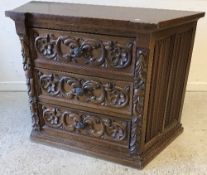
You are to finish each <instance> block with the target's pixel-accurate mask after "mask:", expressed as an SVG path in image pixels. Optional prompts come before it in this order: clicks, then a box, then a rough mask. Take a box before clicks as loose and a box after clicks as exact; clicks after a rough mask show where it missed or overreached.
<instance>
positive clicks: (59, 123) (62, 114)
mask: <svg viewBox="0 0 207 175" xmlns="http://www.w3.org/2000/svg"><path fill="white" fill-rule="evenodd" d="M42 111H43V119H44V121H45V124H46V125H47V126H49V127H52V128H59V129H62V130H65V131H69V132H75V133H78V134H83V135H87V136H92V137H97V138H102V139H108V140H114V141H122V140H126V139H127V126H128V122H127V121H116V120H112V119H109V118H101V117H98V116H95V115H89V114H84V113H82V112H73V111H70V110H63V109H59V108H57V107H47V106H42Z"/></svg>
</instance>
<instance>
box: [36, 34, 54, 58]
mask: <svg viewBox="0 0 207 175" xmlns="http://www.w3.org/2000/svg"><path fill="white" fill-rule="evenodd" d="M53 38H54V36H53V35H49V34H47V35H46V36H45V37H41V36H38V39H37V40H36V42H35V47H36V49H37V50H38V51H39V53H40V54H41V55H42V56H44V57H45V58H47V59H52V58H55V56H56V51H55V44H56V40H54V39H53Z"/></svg>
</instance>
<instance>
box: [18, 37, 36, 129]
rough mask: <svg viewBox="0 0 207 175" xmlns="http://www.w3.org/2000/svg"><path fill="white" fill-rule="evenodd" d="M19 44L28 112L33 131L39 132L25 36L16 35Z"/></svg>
mask: <svg viewBox="0 0 207 175" xmlns="http://www.w3.org/2000/svg"><path fill="white" fill-rule="evenodd" d="M18 35H19V39H20V42H21V51H22V57H23V69H24V72H25V76H26V84H27V89H28V96H29V103H30V110H31V114H32V128H33V129H34V130H40V120H39V116H38V104H37V98H36V95H35V90H34V86H35V85H34V78H33V77H34V76H33V73H34V72H33V64H32V59H31V57H30V50H29V39H28V37H27V36H26V35H25V34H18Z"/></svg>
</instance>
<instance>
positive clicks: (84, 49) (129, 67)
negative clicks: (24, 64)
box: [30, 29, 136, 80]
mask: <svg viewBox="0 0 207 175" xmlns="http://www.w3.org/2000/svg"><path fill="white" fill-rule="evenodd" d="M30 33H31V37H32V38H31V40H32V43H33V44H34V47H35V52H34V53H33V57H34V58H35V65H36V66H37V67H44V68H54V69H56V70H63V71H66V72H67V71H70V72H74V73H81V74H84V75H92V74H94V71H95V72H96V75H97V76H100V77H105V76H106V77H109V76H110V77H113V78H114V79H120V78H121V79H126V80H127V79H130V78H131V79H132V77H133V72H134V71H133V70H134V66H133V65H135V64H134V61H135V59H133V57H134V52H135V49H134V48H135V47H136V46H135V42H134V41H135V39H134V38H124V37H115V36H106V35H94V34H86V33H75V32H67V31H57V30H47V29H31V31H30ZM120 75H122V76H120Z"/></svg>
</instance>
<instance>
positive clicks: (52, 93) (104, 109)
mask: <svg viewBox="0 0 207 175" xmlns="http://www.w3.org/2000/svg"><path fill="white" fill-rule="evenodd" d="M35 72H36V78H37V83H38V87H39V98H40V100H41V99H44V100H48V101H51V100H52V101H54V103H55V102H57V101H58V102H59V103H62V104H63V105H67V104H70V106H71V105H73V106H74V107H75V108H82V109H86V110H91V111H96V112H98V113H105V114H108V113H109V112H110V113H120V114H123V115H122V116H124V117H128V116H127V115H131V94H132V83H131V82H123V81H114V80H109V79H103V78H97V77H89V76H82V75H77V74H71V73H63V72H59V71H51V70H46V69H36V71H35Z"/></svg>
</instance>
